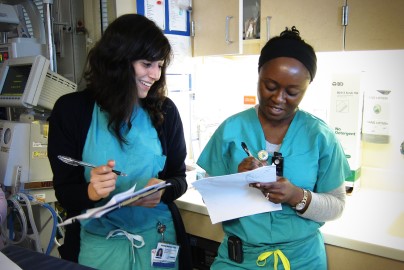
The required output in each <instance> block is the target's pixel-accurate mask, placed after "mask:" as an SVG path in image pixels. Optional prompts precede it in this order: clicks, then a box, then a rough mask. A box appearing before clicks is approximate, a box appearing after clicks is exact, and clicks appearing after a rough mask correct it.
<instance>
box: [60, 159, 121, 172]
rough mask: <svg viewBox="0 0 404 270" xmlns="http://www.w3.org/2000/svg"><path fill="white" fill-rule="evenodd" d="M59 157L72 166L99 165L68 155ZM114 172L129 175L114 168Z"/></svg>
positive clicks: (93, 166)
mask: <svg viewBox="0 0 404 270" xmlns="http://www.w3.org/2000/svg"><path fill="white" fill-rule="evenodd" d="M58 159H60V160H61V161H63V162H64V163H67V164H69V165H72V166H83V167H89V168H96V167H97V166H95V165H93V164H90V163H87V162H84V161H80V160H76V159H74V158H71V157H67V156H62V155H59V156H58ZM112 172H113V173H115V174H116V175H119V176H127V175H126V174H125V173H123V172H120V171H116V170H112Z"/></svg>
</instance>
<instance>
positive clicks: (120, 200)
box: [58, 181, 171, 227]
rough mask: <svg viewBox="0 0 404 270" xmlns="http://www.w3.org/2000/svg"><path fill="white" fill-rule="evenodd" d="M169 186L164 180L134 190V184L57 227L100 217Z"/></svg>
mask: <svg viewBox="0 0 404 270" xmlns="http://www.w3.org/2000/svg"><path fill="white" fill-rule="evenodd" d="M169 186H171V183H166V182H165V181H164V182H160V183H158V184H155V185H151V186H147V187H144V188H142V189H140V190H138V191H135V188H136V184H135V185H134V186H133V187H132V188H130V189H128V190H127V191H124V192H121V193H118V194H115V195H114V196H113V197H112V198H111V199H110V200H109V201H108V202H107V203H106V204H105V205H103V206H100V207H95V208H91V209H88V210H87V211H86V212H85V213H83V214H81V215H78V216H74V217H71V218H69V219H66V220H65V221H63V222H62V223H59V224H58V227H62V226H66V225H69V224H72V223H74V222H77V221H79V220H83V219H89V218H99V217H102V216H103V215H105V214H106V213H108V212H111V211H113V210H115V209H117V208H120V207H124V206H127V205H129V204H131V203H133V202H135V201H137V200H140V199H142V198H144V197H147V196H149V195H151V194H154V193H156V192H157V191H160V190H162V189H165V188H167V187H169Z"/></svg>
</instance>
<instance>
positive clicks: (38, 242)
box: [16, 193, 43, 253]
mask: <svg viewBox="0 0 404 270" xmlns="http://www.w3.org/2000/svg"><path fill="white" fill-rule="evenodd" d="M16 195H17V198H20V199H22V200H23V201H24V202H25V206H26V207H27V211H28V218H29V222H30V225H31V228H32V234H33V237H34V242H35V249H36V251H38V252H41V253H42V252H43V251H42V245H41V239H40V237H39V233H38V229H37V227H36V224H35V220H34V214H33V213H32V206H31V202H30V200H29V199H28V196H27V195H26V194H24V193H18V194H16Z"/></svg>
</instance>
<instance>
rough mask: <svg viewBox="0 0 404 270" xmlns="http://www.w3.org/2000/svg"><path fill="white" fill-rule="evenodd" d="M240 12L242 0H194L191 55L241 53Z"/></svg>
mask: <svg viewBox="0 0 404 270" xmlns="http://www.w3.org/2000/svg"><path fill="white" fill-rule="evenodd" d="M242 11H243V6H242V0H194V1H193V2H192V20H193V21H194V24H195V25H194V29H195V36H194V38H193V56H204V55H223V54H239V53H242V39H243V32H242V27H241V21H242V18H243V16H242ZM230 17H231V18H230ZM226 18H227V19H226Z"/></svg>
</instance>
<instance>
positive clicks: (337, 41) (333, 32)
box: [261, 0, 343, 51]
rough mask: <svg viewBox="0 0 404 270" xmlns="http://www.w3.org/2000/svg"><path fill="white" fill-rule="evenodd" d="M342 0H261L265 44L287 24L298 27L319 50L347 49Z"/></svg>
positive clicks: (262, 32)
mask: <svg viewBox="0 0 404 270" xmlns="http://www.w3.org/2000/svg"><path fill="white" fill-rule="evenodd" d="M342 6H343V1H342V0H337V1H336V0H321V1H318V0H305V1H301V0H288V1H284V0H265V1H261V29H262V30H261V47H262V46H263V45H265V43H266V41H267V40H268V38H270V37H273V36H276V35H279V34H280V33H281V32H282V31H283V30H285V27H289V28H291V27H292V26H296V28H297V29H298V30H299V31H300V34H301V36H302V38H303V39H304V40H305V41H306V42H308V43H309V44H311V45H312V46H313V47H314V49H315V50H316V51H340V50H342V49H343V27H342V25H341V18H342Z"/></svg>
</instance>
